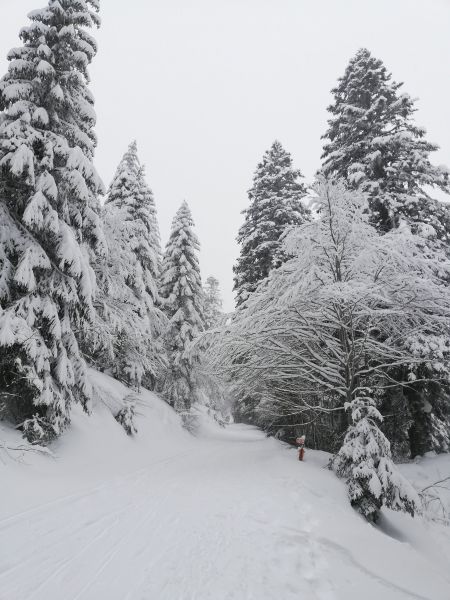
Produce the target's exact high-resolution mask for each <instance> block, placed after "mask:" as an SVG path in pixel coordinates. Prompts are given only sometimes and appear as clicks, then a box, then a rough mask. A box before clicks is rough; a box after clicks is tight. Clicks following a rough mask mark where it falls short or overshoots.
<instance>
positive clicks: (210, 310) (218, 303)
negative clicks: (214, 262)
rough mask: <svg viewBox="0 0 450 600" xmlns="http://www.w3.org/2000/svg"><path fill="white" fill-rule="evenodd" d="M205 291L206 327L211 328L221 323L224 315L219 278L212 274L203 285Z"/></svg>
mask: <svg viewBox="0 0 450 600" xmlns="http://www.w3.org/2000/svg"><path fill="white" fill-rule="evenodd" d="M203 292H204V299H203V303H204V317H205V327H206V329H211V328H212V327H216V326H217V325H219V324H220V322H221V319H222V317H223V312H222V298H221V295H220V287H219V281H218V279H216V278H215V277H213V276H212V275H210V276H209V277H208V279H207V280H206V283H205V285H204V287H203Z"/></svg>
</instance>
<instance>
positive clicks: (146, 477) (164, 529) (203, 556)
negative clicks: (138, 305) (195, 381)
mask: <svg viewBox="0 0 450 600" xmlns="http://www.w3.org/2000/svg"><path fill="white" fill-rule="evenodd" d="M183 435H184V434H183ZM324 462H325V461H324V455H322V454H321V453H312V452H309V453H307V462H305V463H299V462H298V461H297V460H296V454H295V452H294V451H292V450H290V449H289V448H288V447H287V446H284V445H282V444H280V443H279V442H276V441H275V440H271V439H267V438H265V437H264V435H263V434H262V433H261V432H259V431H257V430H256V429H253V428H250V427H245V426H238V425H235V426H231V427H229V428H227V429H226V430H224V431H217V432H215V433H211V432H210V433H209V437H206V438H203V439H199V440H192V441H191V440H189V439H188V437H186V443H185V447H182V446H180V444H179V441H177V443H176V444H174V449H173V452H172V453H171V454H169V455H167V456H166V457H163V458H161V457H156V458H155V457H153V458H152V456H150V455H149V456H148V457H147V459H146V460H145V463H146V464H145V466H143V467H141V468H139V469H136V470H134V471H132V472H129V473H127V474H121V475H116V476H114V477H113V478H111V479H107V480H103V481H97V482H96V483H93V482H91V484H90V485H89V486H88V487H86V488H85V489H79V490H77V491H74V492H72V493H70V494H64V495H57V494H54V493H53V492H52V497H51V498H47V500H46V501H45V502H43V501H42V494H41V501H40V502H39V503H38V504H36V505H34V506H29V507H28V508H27V509H26V510H21V511H20V512H15V511H14V510H12V511H10V514H9V515H8V516H4V518H3V519H2V520H1V522H0V540H1V541H0V598H1V600H62V599H64V600H294V599H295V600H303V599H305V600H306V599H308V600H315V599H318V600H332V599H342V600H344V598H345V599H346V600H353V599H355V600H356V599H361V598H364V599H365V600H372V599H373V600H375V599H377V600H379V598H380V597H381V598H383V600H394V599H395V600H397V599H398V600H407V599H409V600H413V599H420V600H425V599H427V600H448V598H450V580H449V579H446V577H445V575H444V573H445V572H446V568H445V561H446V560H448V557H447V558H446V557H445V556H441V557H440V558H439V553H440V552H439V549H436V548H435V549H434V550H433V549H430V553H431V554H430V556H429V557H428V558H425V557H424V556H423V555H422V554H421V553H420V552H419V551H417V550H416V549H414V547H413V545H412V544H411V543H409V542H408V541H404V540H398V539H395V536H392V535H388V534H387V533H385V532H380V531H379V530H376V529H375V528H373V527H371V526H370V525H368V524H366V523H365V522H363V521H362V519H360V518H359V517H358V516H356V515H355V514H354V512H353V511H352V510H351V509H349V508H348V506H347V502H346V499H345V490H344V488H343V486H342V485H341V483H340V482H338V481H337V480H335V479H334V478H333V477H332V476H331V474H330V473H328V472H327V471H325V470H324V469H322V468H321V467H322V465H323V464H324ZM330 485H331V487H330ZM408 519H409V518H408ZM386 527H388V526H386ZM389 527H390V528H391V529H392V531H395V527H394V525H393V524H392V523H390V524H389ZM406 527H407V523H406ZM392 531H391V534H392ZM439 560H440V561H441V563H442V564H441V565H439ZM449 578H450V573H449Z"/></svg>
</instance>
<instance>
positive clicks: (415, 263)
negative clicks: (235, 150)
mask: <svg viewBox="0 0 450 600" xmlns="http://www.w3.org/2000/svg"><path fill="white" fill-rule="evenodd" d="M401 85H402V84H399V83H396V82H394V81H392V77H391V74H390V73H388V71H387V69H386V68H385V66H384V65H383V63H382V62H381V61H380V60H378V59H376V58H374V57H373V56H372V55H371V54H370V52H369V51H368V50H366V49H361V50H359V51H358V52H357V54H356V55H355V57H353V58H352V59H351V61H350V63H349V65H348V67H347V69H346V71H345V73H344V76H343V77H342V78H340V79H339V81H338V85H337V86H336V87H335V88H334V89H333V90H332V93H333V95H334V102H333V104H332V105H331V106H330V107H329V108H328V110H329V112H330V114H331V116H330V119H329V121H328V130H327V131H326V133H325V135H324V136H323V138H324V140H325V146H324V152H323V157H322V158H323V164H322V166H321V168H320V169H319V171H318V174H317V177H316V182H315V183H314V184H313V185H312V188H313V189H312V190H311V194H310V198H309V203H308V205H307V206H308V207H309V209H310V211H307V210H306V209H305V208H304V209H303V210H298V209H297V210H296V211H295V219H294V217H293V216H292V217H289V218H286V214H287V213H288V211H292V207H293V206H298V203H299V202H300V203H301V202H302V201H304V200H305V198H304V197H305V192H303V193H302V192H300V190H299V188H298V187H297V188H296V189H295V190H294V189H293V188H292V181H293V177H294V176H295V175H294V173H295V174H296V175H297V176H298V171H292V174H291V176H290V177H288V178H278V179H277V177H276V175H275V174H276V173H277V172H280V167H279V162H278V160H277V154H279V153H277V152H275V151H274V150H275V149H278V150H279V148H280V147H279V144H277V143H276V144H274V146H273V148H272V149H271V151H269V152H268V153H267V154H266V155H265V157H264V160H263V162H262V163H261V164H260V165H259V166H258V169H257V171H256V174H255V186H254V188H252V190H251V191H250V192H249V199H250V207H249V209H247V210H246V211H245V222H244V225H243V226H242V228H241V230H240V232H239V237H238V242H239V243H240V244H241V254H240V256H239V259H238V263H237V265H236V270H235V272H236V279H235V282H236V285H235V289H236V292H237V298H236V300H237V304H238V306H239V309H238V310H237V311H236V314H235V317H234V319H233V321H232V323H231V324H230V325H228V326H227V328H226V329H225V330H224V332H223V337H222V338H221V340H220V341H219V343H218V344H217V354H216V356H215V357H213V360H212V365H213V367H214V369H215V370H216V371H217V372H222V373H224V374H225V375H226V376H228V377H229V378H230V381H231V383H232V390H233V392H234V395H235V397H236V401H237V404H236V408H235V414H236V417H237V418H238V419H240V420H243V421H247V422H252V423H256V424H258V425H259V426H261V427H263V428H264V429H266V430H267V432H268V433H270V434H272V435H276V436H278V437H280V438H282V439H285V440H286V441H289V442H292V441H293V440H294V439H295V438H296V436H298V435H300V434H305V433H306V434H307V437H308V440H309V444H310V445H312V446H313V447H315V448H320V449H324V450H328V451H331V452H333V453H335V457H334V459H333V461H332V462H331V466H332V468H334V469H335V470H336V472H337V473H338V474H339V475H341V476H343V477H345V478H346V479H347V481H348V485H349V494H350V498H351V501H352V503H353V504H354V505H355V506H357V507H358V508H359V509H360V510H361V512H363V513H364V514H365V515H366V516H367V517H369V518H373V519H375V518H376V517H377V515H378V511H379V509H380V507H381V506H382V505H383V504H387V505H389V506H391V507H394V508H400V509H403V510H407V511H409V512H412V513H414V511H415V510H417V498H414V494H413V492H412V490H411V489H410V488H408V486H407V485H405V482H404V481H402V480H401V478H400V476H399V474H398V472H396V470H395V467H394V465H393V462H392V456H394V457H396V458H400V459H404V458H409V457H414V456H416V455H417V454H423V453H424V452H426V451H429V450H434V451H437V452H441V451H448V450H449V448H450V389H449V382H450V379H449V375H450V372H449V351H450V343H449V333H450V329H449V327H450V320H449V317H450V304H449V299H450V294H449V287H448V283H449V264H450V263H449V246H448V241H449V234H450V210H449V205H447V204H445V203H443V202H440V201H438V200H436V199H434V198H433V197H432V196H430V193H431V191H432V189H433V188H437V189H439V190H441V191H444V192H447V193H448V192H449V191H450V187H449V171H448V169H446V168H444V167H436V166H434V165H433V164H432V163H431V162H430V159H429V155H430V153H431V152H433V151H434V150H436V149H437V146H436V145H434V144H431V143H429V142H428V141H427V140H426V139H425V131H424V129H423V128H420V127H418V126H417V125H416V124H415V123H414V120H413V114H414V111H415V108H414V101H413V100H412V99H411V97H410V96H409V95H408V94H406V93H400V88H401ZM285 164H286V166H288V165H289V166H290V164H289V163H288V161H286V163H285ZM275 181H276V184H275V185H274V182H275ZM275 190H276V191H275ZM269 198H270V200H268V199H269ZM258 203H260V205H261V208H258ZM268 206H270V211H268V210H267V208H268ZM305 206H306V205H305ZM255 215H256V216H255ZM278 215H279V216H280V219H279V220H277V219H278ZM291 224H294V225H295V226H294V227H289V225H291ZM268 232H269V233H268ZM261 257H263V259H262V258H261ZM260 264H264V268H259V265H260ZM246 265H248V267H247V269H245V266H246ZM254 266H256V268H253V267H254ZM386 436H387V437H386Z"/></svg>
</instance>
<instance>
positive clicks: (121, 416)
mask: <svg viewBox="0 0 450 600" xmlns="http://www.w3.org/2000/svg"><path fill="white" fill-rule="evenodd" d="M135 418H136V400H135V399H134V398H133V397H131V396H127V397H126V398H125V399H124V406H123V408H122V409H121V410H120V411H119V412H118V413H117V415H116V416H115V419H116V421H117V422H118V423H120V424H121V425H122V427H123V428H124V429H125V431H126V432H127V434H128V435H134V434H136V433H137V432H138V430H137V427H136V424H135Z"/></svg>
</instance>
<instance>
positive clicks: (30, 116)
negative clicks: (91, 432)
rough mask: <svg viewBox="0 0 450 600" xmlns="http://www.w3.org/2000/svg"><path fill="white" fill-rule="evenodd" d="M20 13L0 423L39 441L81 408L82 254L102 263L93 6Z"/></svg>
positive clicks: (85, 281)
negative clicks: (25, 17)
mask: <svg viewBox="0 0 450 600" xmlns="http://www.w3.org/2000/svg"><path fill="white" fill-rule="evenodd" d="M76 4H77V7H76V8H77V10H74V7H73V3H68V2H61V3H59V2H50V3H49V5H48V6H47V7H46V8H45V9H43V10H35V11H33V12H32V13H31V14H30V19H31V24H30V25H29V26H27V27H25V28H23V29H22V30H21V33H20V36H21V39H22V42H23V45H22V46H21V47H19V48H14V49H13V50H11V52H10V53H9V55H8V59H9V68H8V72H7V74H6V75H5V76H4V77H3V79H2V80H1V82H0V110H2V111H4V112H3V117H2V120H1V124H0V213H1V215H0V223H1V225H0V227H1V236H0V240H1V241H0V307H1V308H0V412H1V413H2V414H3V415H7V416H8V417H9V418H11V419H12V420H13V421H14V422H16V423H18V424H21V425H22V427H23V430H24V433H25V435H26V437H27V438H28V440H30V441H32V442H34V441H36V442H45V441H49V440H51V439H52V438H53V437H55V436H56V435H58V434H59V433H60V432H61V431H62V430H63V429H64V428H65V427H66V426H67V424H68V423H69V420H70V406H71V404H72V403H73V402H80V403H81V404H83V406H88V403H89V400H90V395H91V392H90V385H89V381H88V379H87V373H86V371H87V369H86V364H85V361H84V359H83V357H82V356H81V354H80V351H79V347H78V341H77V336H78V334H79V332H80V331H83V330H86V329H87V328H89V327H90V326H91V324H92V322H93V320H94V309H93V305H92V301H93V294H94V292H95V278H94V274H93V271H92V268H91V266H90V263H89V258H90V252H94V253H97V254H98V253H100V254H101V253H102V252H103V234H102V228H101V223H100V219H99V215H98V212H99V204H98V200H97V195H98V194H99V193H101V192H102V190H103V185H102V182H101V180H100V178H99V176H98V175H97V173H96V171H95V168H94V166H93V164H92V158H93V154H94V148H95V145H96V137H95V134H94V131H93V128H94V125H95V112H94V106H93V105H94V101H93V98H92V94H91V92H90V91H89V90H88V87H87V84H88V81H89V77H88V72H87V68H88V66H89V64H90V62H91V61H92V59H93V58H94V56H95V54H96V48H97V47H96V43H95V41H94V40H93V38H92V37H91V36H90V35H89V33H88V31H87V29H88V28H89V27H92V26H97V25H98V24H99V19H98V16H97V12H98V8H99V7H98V2H97V0H85V2H77V3H76Z"/></svg>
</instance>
